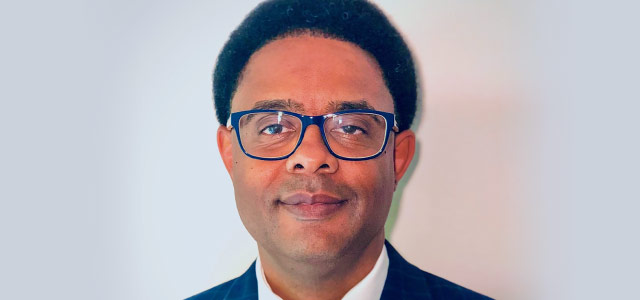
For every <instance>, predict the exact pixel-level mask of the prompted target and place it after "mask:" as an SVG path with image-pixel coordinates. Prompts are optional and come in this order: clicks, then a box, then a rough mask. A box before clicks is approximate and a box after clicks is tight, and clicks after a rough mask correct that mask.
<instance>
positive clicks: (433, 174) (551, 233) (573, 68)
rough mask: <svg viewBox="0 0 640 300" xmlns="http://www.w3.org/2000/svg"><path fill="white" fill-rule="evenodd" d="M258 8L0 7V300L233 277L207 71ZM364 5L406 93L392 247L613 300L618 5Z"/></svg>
mask: <svg viewBox="0 0 640 300" xmlns="http://www.w3.org/2000/svg"><path fill="white" fill-rule="evenodd" d="M256 3H257V1H172V2H170V1H149V0H138V1H136V0H133V1H132V0H129V1H123V0H114V1H83V0H77V1H71V0H63V1H55V2H54V1H22V2H19V3H18V2H16V3H2V4H0V38H1V41H2V45H1V48H0V53H1V54H2V55H1V56H0V82H1V86H2V88H1V90H0V105H1V106H0V137H1V140H0V142H1V144H0V145H1V146H0V154H1V155H0V200H1V202H0V205H1V207H0V233H1V235H0V239H1V240H0V241H1V243H2V244H1V248H0V254H1V255H0V286H1V288H0V298H3V299H37V298H47V299H182V298H185V297H188V296H191V295H193V294H195V293H197V292H200V291H202V290H204V289H207V288H209V287H211V286H213V285H215V284H218V283H221V282H223V281H226V280H228V279H230V278H233V277H235V276H237V275H239V274H241V273H242V272H243V271H244V270H245V269H246V268H247V267H248V265H249V264H250V263H251V261H252V260H253V259H254V258H255V255H256V248H255V243H254V242H253V240H252V239H251V237H250V236H249V235H248V234H247V233H246V231H245V230H244V228H243V226H242V224H241V223H240V220H239V218H238V216H237V213H236V209H235V204H234V200H233V190H232V186H231V181H230V180H229V178H228V176H227V174H226V172H225V171H224V169H223V166H222V163H221V160H220V159H219V156H218V153H217V147H216V144H215V132H216V128H217V126H218V124H217V122H216V120H215V114H214V111H213V105H212V101H211V98H212V95H211V71H212V68H213V65H214V63H215V58H216V56H217V54H218V52H219V50H220V48H221V47H222V45H223V43H224V42H225V40H226V38H227V37H228V34H229V33H230V32H231V31H232V30H233V28H235V26H237V25H238V24H239V23H240V21H241V20H242V18H243V16H244V15H245V14H246V13H247V12H249V11H250V9H252V8H253V7H254V6H255V4H256ZM377 3H378V4H379V5H380V6H381V8H382V9H384V10H385V11H386V12H387V13H388V15H389V16H390V17H391V18H392V20H393V22H394V23H395V24H396V25H397V26H398V28H399V29H400V30H401V31H402V32H403V34H404V35H405V37H406V39H407V41H408V43H409V44H410V46H411V48H412V49H413V51H414V55H415V56H416V59H417V64H418V66H419V70H420V73H421V74H422V76H421V84H422V87H423V93H422V99H421V101H422V106H421V110H420V116H419V118H418V120H417V121H416V124H415V126H414V130H416V132H417V136H418V143H419V144H418V146H419V148H418V150H419V152H418V154H417V159H416V161H415V163H414V165H413V168H412V171H411V172H410V173H409V178H408V180H406V181H404V182H403V186H404V188H403V189H402V193H401V194H397V195H396V197H395V198H394V199H395V200H396V203H395V204H394V209H393V210H392V213H391V215H392V219H393V220H395V222H392V223H390V224H388V227H387V228H388V229H389V231H388V232H387V235H388V237H389V239H390V240H391V242H392V243H393V244H394V245H395V246H396V247H397V248H398V250H399V251H400V252H401V253H402V254H403V255H404V256H405V257H406V258H408V259H409V260H410V261H412V262H413V263H415V264H417V265H418V266H420V267H421V268H423V269H425V270H428V271H430V272H432V273H435V274H437V275H440V276H443V277H445V278H447V279H449V280H452V281H454V282H457V283H459V284H462V285H464V286H467V287H469V288H471V289H474V290H476V291H479V292H482V293H484V294H487V295H489V296H492V297H496V298H500V299H604V298H608V299H615V298H633V295H635V294H637V292H635V289H634V287H635V285H636V284H637V272H636V270H637V269H638V267H640V265H639V263H638V259H637V253H638V252H639V251H640V249H639V244H640V243H639V241H638V238H637V236H638V233H637V231H638V230H637V228H638V227H639V226H640V222H638V221H637V214H638V213H637V211H638V210H639V209H640V205H639V204H638V203H639V201H640V196H639V195H638V192H637V186H638V183H639V182H638V181H639V180H638V178H639V176H638V167H639V164H638V159H637V155H638V153H640V151H639V150H640V149H638V148H639V147H638V144H639V143H638V129H639V128H640V126H638V122H637V115H638V112H639V111H640V105H639V104H638V103H639V101H640V97H639V95H638V92H637V86H638V74H637V72H638V70H639V65H638V59H637V53H639V52H640V51H639V50H640V49H638V41H637V36H638V32H637V28H638V27H639V26H638V24H637V21H636V22H633V21H632V19H633V18H635V17H636V16H635V14H636V11H637V7H636V8H634V7H630V6H623V5H622V4H620V3H614V2H606V3H604V2H603V3H589V2H585V1H568V0H561V1H542V0H541V1H528V2H523V1H499V0H491V1H462V0H454V1H452V0H447V1H444V0H443V1H420V2H418V1H399V0H395V1H391V0H385V1H377Z"/></svg>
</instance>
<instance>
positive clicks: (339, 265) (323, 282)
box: [258, 232, 384, 299]
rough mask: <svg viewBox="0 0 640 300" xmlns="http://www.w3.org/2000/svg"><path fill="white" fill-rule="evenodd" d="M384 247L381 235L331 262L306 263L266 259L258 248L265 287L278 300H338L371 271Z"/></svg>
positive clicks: (268, 256)
mask: <svg viewBox="0 0 640 300" xmlns="http://www.w3.org/2000/svg"><path fill="white" fill-rule="evenodd" d="M383 245H384V232H382V233H381V234H379V235H378V236H376V237H375V238H374V239H373V240H372V241H371V242H370V243H369V244H368V245H366V246H365V247H364V248H363V249H357V250H356V251H347V253H345V254H344V255H339V257H336V258H335V259H332V260H331V261H323V262H317V261H312V262H306V261H297V260H296V261H294V260H291V259H287V258H282V257H277V256H273V255H270V253H269V251H266V250H265V249H264V248H262V247H258V251H259V255H260V261H261V263H262V269H263V271H264V274H265V277H266V278H267V281H268V282H269V286H270V287H271V289H272V290H273V292H274V293H275V294H277V295H278V296H280V297H281V298H282V299H341V298H342V297H343V296H344V295H345V294H346V293H347V292H348V291H349V290H350V289H351V288H353V287H354V286H355V285H356V284H357V283H358V282H360V281H361V280H362V279H363V278H364V277H365V276H367V274H369V272H371V270H372V269H373V267H374V265H375V263H376V261H377V260H378V257H379V256H380V253H381V252H382V246H383Z"/></svg>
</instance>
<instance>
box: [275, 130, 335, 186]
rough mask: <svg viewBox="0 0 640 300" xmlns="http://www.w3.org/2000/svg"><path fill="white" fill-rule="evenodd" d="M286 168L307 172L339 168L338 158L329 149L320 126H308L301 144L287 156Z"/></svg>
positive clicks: (291, 170) (292, 170)
mask: <svg viewBox="0 0 640 300" xmlns="http://www.w3.org/2000/svg"><path fill="white" fill-rule="evenodd" d="M286 168H287V171H289V172H290V173H306V174H314V173H325V174H330V173H335V172H336V171H337V170H338V159H337V158H336V157H335V156H333V155H332V154H331V153H330V152H329V149H327V146H326V145H325V144H324V141H323V140H322V134H320V128H319V127H318V126H316V125H311V126H309V127H307V130H306V132H305V133H304V136H303V137H302V142H300V146H298V149H296V151H295V152H294V153H293V154H292V155H291V156H289V158H287V162H286Z"/></svg>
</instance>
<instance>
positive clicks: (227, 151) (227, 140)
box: [218, 125, 233, 179]
mask: <svg viewBox="0 0 640 300" xmlns="http://www.w3.org/2000/svg"><path fill="white" fill-rule="evenodd" d="M232 138H233V136H232V135H231V129H229V128H227V127H226V126H223V125H220V127H218V151H220V157H222V162H223V163H224V166H225V168H226V169H227V172H228V173H229V176H231V179H233V173H232V172H231V169H232V168H233V151H232V143H231V139H232Z"/></svg>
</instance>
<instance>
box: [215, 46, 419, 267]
mask: <svg viewBox="0 0 640 300" xmlns="http://www.w3.org/2000/svg"><path fill="white" fill-rule="evenodd" d="M362 106H367V107H368V108H371V109H375V110H379V111H385V112H391V113H393V111H394V109H393V108H394V107H393V100H392V97H391V95H390V93H389V91H388V89H387V87H386V85H385V83H384V80H383V78H382V73H381V71H380V68H379V66H378V65H377V63H376V61H375V60H374V59H373V58H371V57H370V56H369V55H368V54H367V53H366V52H364V51H363V50H362V49H360V48H358V47H357V46H355V45H354V44H351V43H348V42H344V41H338V40H333V39H327V38H322V37H312V36H309V35H302V36H298V37H288V38H284V39H280V40H276V41H273V42H271V43H269V44H267V45H266V46H264V47H263V48H261V49H260V50H259V51H257V52H256V53H254V54H253V56H252V57H251V59H250V60H249V62H248V64H247V66H246V68H245V70H244V72H243V74H242V76H241V78H240V81H239V85H238V87H237V90H236V92H235V94H234V97H233V99H232V105H231V112H238V111H244V110H250V109H256V108H269V109H281V110H287V111H293V112H297V113H301V114H305V115H323V114H328V113H333V112H336V111H337V110H340V109H344V108H354V107H358V108H360V107H362ZM234 130H237V129H234ZM411 137H413V135H412V134H411ZM395 138H396V137H395V136H394V134H391V136H390V138H389V141H388V143H387V147H386V148H385V150H384V152H383V153H382V154H381V155H380V156H379V157H377V158H375V159H370V160H365V161H346V160H340V159H337V158H335V157H334V156H332V155H331V154H330V153H329V151H328V149H327V148H326V146H325V144H324V143H323V140H322V137H321V134H320V130H319V128H318V127H317V126H314V125H311V126H310V127H309V128H308V129H307V131H306V133H305V135H304V137H303V140H302V143H301V144H300V146H299V147H298V149H297V150H296V151H295V152H294V153H293V155H291V156H290V157H289V158H287V159H283V160H278V161H264V160H257V159H252V158H249V157H247V156H246V155H245V154H244V153H243V152H242V150H241V149H240V147H239V144H238V140H237V138H236V135H235V133H232V132H231V131H229V130H227V129H226V128H224V127H221V129H220V130H219V144H220V151H221V154H222V157H223V160H224V161H225V165H226V167H227V169H228V170H229V172H230V175H231V178H232V181H233V185H234V189H235V197H236V203H237V207H238V212H239V213H240V217H241V219H242V222H243V223H244V225H245V227H246V228H247V230H248V231H249V233H250V234H251V235H252V236H253V238H254V239H255V240H256V241H257V242H258V245H259V246H260V247H261V248H262V249H264V250H266V251H267V252H269V253H270V254H271V255H279V256H281V257H286V258H289V259H296V260H305V261H309V260H317V261H325V260H327V259H331V258H335V257H338V256H340V255H343V254H344V253H347V252H353V251H360V250H362V249H363V248H364V247H366V246H367V245H368V244H369V243H370V242H371V241H372V240H373V239H374V238H376V237H378V238H379V237H381V235H382V236H384V229H383V228H384V223H385V220H386V218H387V214H388V212H389V206H390V204H391V199H392V196H393V191H394V189H395V183H396V180H397V179H399V176H401V175H402V173H403V171H404V169H406V167H405V166H404V165H403V167H402V168H403V170H402V172H399V174H398V172H395V171H394V143H395ZM411 147H413V144H411ZM410 152H411V155H412V154H413V151H412V150H411V151H410ZM409 161H410V158H409ZM396 163H397V162H396ZM406 164H407V165H408V163H406Z"/></svg>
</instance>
